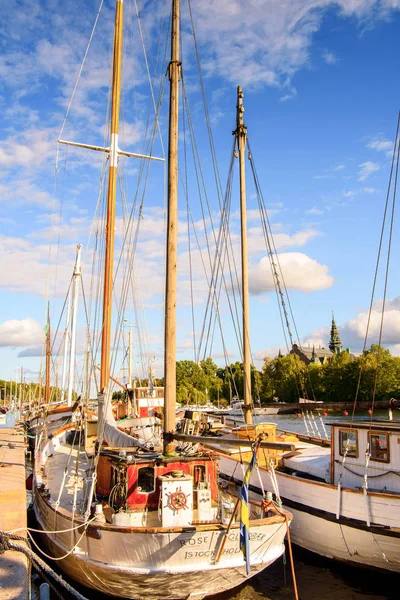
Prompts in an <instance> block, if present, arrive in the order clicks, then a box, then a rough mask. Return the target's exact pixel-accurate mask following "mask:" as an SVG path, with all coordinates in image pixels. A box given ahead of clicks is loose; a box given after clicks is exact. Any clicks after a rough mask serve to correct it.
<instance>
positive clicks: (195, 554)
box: [185, 547, 241, 560]
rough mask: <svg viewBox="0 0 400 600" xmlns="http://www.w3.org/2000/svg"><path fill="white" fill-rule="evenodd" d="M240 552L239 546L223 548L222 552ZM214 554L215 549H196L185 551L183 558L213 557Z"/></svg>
mask: <svg viewBox="0 0 400 600" xmlns="http://www.w3.org/2000/svg"><path fill="white" fill-rule="evenodd" d="M238 552H241V550H240V548H239V547H238V548H225V550H224V551H223V553H222V554H237V553H238ZM215 554H216V551H215V550H197V551H196V552H189V551H186V552H185V560H187V559H188V558H208V557H210V558H214V556H215Z"/></svg>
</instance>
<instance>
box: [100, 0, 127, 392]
mask: <svg viewBox="0 0 400 600" xmlns="http://www.w3.org/2000/svg"><path fill="white" fill-rule="evenodd" d="M122 34H123V0H117V5H116V8H115V29H114V54H113V70H112V99H111V140H110V156H109V161H110V162H109V169H108V191H107V217H106V250H105V264H104V288H103V327H102V333H101V364H100V391H104V389H105V388H106V387H107V386H108V379H109V375H110V346H111V318H112V290H113V285H112V284H113V263H114V229H115V206H116V197H117V163H118V126H119V106H120V92H121V62H122Z"/></svg>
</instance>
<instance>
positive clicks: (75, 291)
mask: <svg viewBox="0 0 400 600" xmlns="http://www.w3.org/2000/svg"><path fill="white" fill-rule="evenodd" d="M81 248H82V246H81V245H80V244H78V245H77V246H76V260H75V267H74V274H73V276H72V321H71V354H70V359H69V373H68V395H67V406H72V388H73V387H74V374H75V352H76V315H77V312H78V296H79V279H80V276H81Z"/></svg>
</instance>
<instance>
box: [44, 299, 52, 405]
mask: <svg viewBox="0 0 400 600" xmlns="http://www.w3.org/2000/svg"><path fill="white" fill-rule="evenodd" d="M50 359H51V340H50V302H49V303H48V305H47V323H46V388H45V393H44V403H45V404H48V403H49V402H50Z"/></svg>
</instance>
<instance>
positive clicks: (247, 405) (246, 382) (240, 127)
mask: <svg viewBox="0 0 400 600" xmlns="http://www.w3.org/2000/svg"><path fill="white" fill-rule="evenodd" d="M243 95H244V94H243V91H242V86H240V85H239V86H238V88H237V106H236V131H235V132H234V133H235V135H236V139H237V145H238V151H239V173H240V223H241V240H242V298H243V375H244V378H243V390H244V398H243V400H244V406H243V411H244V421H245V423H247V424H250V423H252V417H251V371H250V339H249V333H250V331H249V272H248V261H247V254H248V253H247V216H246V169H245V152H246V142H247V127H246V126H245V125H244V123H243V113H244V106H243Z"/></svg>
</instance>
